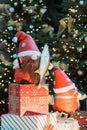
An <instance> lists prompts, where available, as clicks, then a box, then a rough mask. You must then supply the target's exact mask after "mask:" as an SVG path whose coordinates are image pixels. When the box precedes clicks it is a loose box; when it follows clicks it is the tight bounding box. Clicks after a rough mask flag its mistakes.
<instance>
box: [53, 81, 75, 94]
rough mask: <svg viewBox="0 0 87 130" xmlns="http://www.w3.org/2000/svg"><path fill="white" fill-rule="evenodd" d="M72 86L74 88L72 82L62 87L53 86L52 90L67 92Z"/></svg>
mask: <svg viewBox="0 0 87 130" xmlns="http://www.w3.org/2000/svg"><path fill="white" fill-rule="evenodd" d="M73 88H74V89H76V87H75V84H74V83H73V84H71V85H69V86H65V87H64V88H54V89H53V90H54V92H55V93H63V92H67V91H69V90H70V89H73Z"/></svg>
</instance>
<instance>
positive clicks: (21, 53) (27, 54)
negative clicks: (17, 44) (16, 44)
mask: <svg viewBox="0 0 87 130" xmlns="http://www.w3.org/2000/svg"><path fill="white" fill-rule="evenodd" d="M33 55H36V56H40V55H41V53H40V52H39V51H23V52H20V53H18V57H21V56H33Z"/></svg>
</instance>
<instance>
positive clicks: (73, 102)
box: [53, 66, 81, 112]
mask: <svg viewBox="0 0 87 130" xmlns="http://www.w3.org/2000/svg"><path fill="white" fill-rule="evenodd" d="M53 70H54V93H55V97H54V109H55V110H56V111H60V112H75V111H76V110H77V109H78V107H79V98H80V97H81V94H80V93H79V92H78V91H77V88H76V87H75V84H74V83H73V82H72V81H71V80H70V79H69V77H68V76H67V75H66V74H65V73H64V71H62V70H61V69H60V68H59V66H54V68H53Z"/></svg>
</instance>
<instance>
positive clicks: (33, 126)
mask: <svg viewBox="0 0 87 130" xmlns="http://www.w3.org/2000/svg"><path fill="white" fill-rule="evenodd" d="M49 120H50V121H49ZM49 122H50V123H51V124H52V125H54V126H55V129H56V128H57V119H56V112H55V113H51V114H48V115H33V116H31V115H30V116H22V117H20V116H18V115H15V114H4V115H2V116H1V130H44V128H45V127H46V126H47V124H48V123H49Z"/></svg>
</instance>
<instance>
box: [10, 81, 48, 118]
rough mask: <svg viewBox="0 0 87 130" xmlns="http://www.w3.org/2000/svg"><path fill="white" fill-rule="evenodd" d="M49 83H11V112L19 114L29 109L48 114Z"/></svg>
mask: <svg viewBox="0 0 87 130" xmlns="http://www.w3.org/2000/svg"><path fill="white" fill-rule="evenodd" d="M48 104H49V103H48V85H46V86H42V87H40V88H39V89H38V87H37V86H36V85H34V84H33V85H32V84H30V85H21V84H15V83H13V84H9V113H12V114H17V115H19V116H23V115H26V113H28V111H31V112H36V113H42V114H48Z"/></svg>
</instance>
